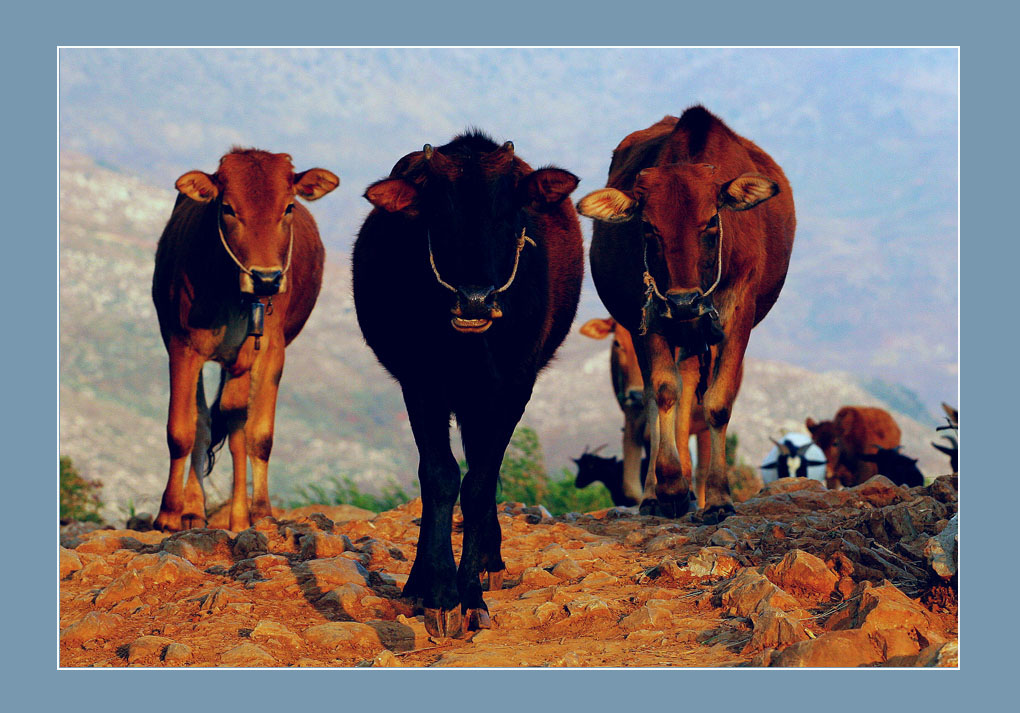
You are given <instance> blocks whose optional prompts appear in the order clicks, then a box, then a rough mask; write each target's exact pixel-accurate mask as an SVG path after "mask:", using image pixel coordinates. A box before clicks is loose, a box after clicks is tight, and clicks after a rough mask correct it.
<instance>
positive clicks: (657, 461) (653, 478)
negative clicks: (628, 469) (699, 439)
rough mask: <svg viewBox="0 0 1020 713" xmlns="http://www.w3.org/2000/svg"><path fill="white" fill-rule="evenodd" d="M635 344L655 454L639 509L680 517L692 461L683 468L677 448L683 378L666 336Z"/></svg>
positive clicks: (649, 337)
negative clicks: (643, 383) (679, 404)
mask: <svg viewBox="0 0 1020 713" xmlns="http://www.w3.org/2000/svg"><path fill="white" fill-rule="evenodd" d="M639 345H640V346H639ZM635 348H636V349H637V351H638V360H639V361H640V362H641V371H642V375H643V376H644V379H645V405H646V412H645V413H646V414H647V417H648V420H649V423H650V424H653V425H652V429H651V432H652V456H651V460H650V463H649V466H648V477H647V479H646V480H645V489H644V498H643V500H642V501H641V508H640V512H641V514H643V515H662V516H665V517H681V516H682V515H684V514H686V512H687V509H688V506H689V499H690V498H689V494H690V477H691V473H690V467H689V466H690V464H689V462H688V471H687V472H686V473H685V472H684V470H683V464H682V462H681V460H680V453H679V451H678V450H677V447H678V444H677V441H676V425H677V424H676V419H677V409H678V401H679V398H680V378H679V374H678V373H677V368H676V363H675V362H674V360H673V350H672V349H671V348H670V347H669V345H668V344H667V342H666V340H665V339H664V338H663V337H661V336H660V335H658V334H653V333H649V334H647V335H646V336H645V337H643V338H641V339H639V340H638V341H637V343H636V344H635ZM683 447H684V448H686V447H687V444H686V443H684V444H683ZM688 461H689V459H688Z"/></svg>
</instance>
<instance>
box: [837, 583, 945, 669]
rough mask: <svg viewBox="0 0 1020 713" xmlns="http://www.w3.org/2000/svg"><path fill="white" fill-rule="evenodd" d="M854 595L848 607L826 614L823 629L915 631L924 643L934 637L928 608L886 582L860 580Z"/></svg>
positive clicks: (868, 631)
mask: <svg viewBox="0 0 1020 713" xmlns="http://www.w3.org/2000/svg"><path fill="white" fill-rule="evenodd" d="M854 594H855V595H856V598H855V599H853V601H852V603H851V604H850V606H848V607H847V608H846V609H844V610H842V611H839V612H836V613H835V614H833V615H832V616H831V617H829V619H828V620H827V621H826V622H825V626H826V628H828V629H833V630H844V629H861V630H862V631H864V632H865V633H873V632H874V633H881V632H886V631H889V630H891V629H902V630H905V631H908V632H915V633H916V635H917V636H919V637H921V638H922V639H924V640H926V641H928V642H930V641H931V639H930V638H929V637H930V636H934V637H938V633H937V632H936V629H937V626H938V625H937V622H936V620H935V619H934V617H933V616H932V615H931V614H930V613H929V612H928V610H926V609H925V608H924V607H923V606H921V605H920V604H918V603H917V602H915V601H914V600H912V599H910V597H908V596H907V595H906V594H904V593H903V592H901V591H900V590H899V589H897V588H896V587H895V586H893V585H892V584H890V583H889V582H885V583H884V584H882V585H881V586H879V587H873V586H872V585H871V583H870V582H862V583H861V584H860V585H858V587H857V588H856V589H855V590H854ZM926 645H927V644H925V646H926ZM914 653H916V651H915V652H914Z"/></svg>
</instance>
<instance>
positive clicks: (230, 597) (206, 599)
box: [191, 586, 248, 614]
mask: <svg viewBox="0 0 1020 713" xmlns="http://www.w3.org/2000/svg"><path fill="white" fill-rule="evenodd" d="M191 601H197V602H198V610H199V611H200V612H203V613H205V614H212V613H214V612H218V611H220V610H221V609H223V608H224V607H226V606H227V605H229V604H233V603H244V602H247V601H248V600H247V598H246V597H245V596H244V595H243V594H241V593H240V592H238V591H237V590H235V589H231V588H230V587H225V586H220V587H215V588H213V589H211V590H210V591H207V592H203V593H201V594H199V595H198V596H197V597H194V598H193V599H191Z"/></svg>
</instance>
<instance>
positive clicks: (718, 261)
mask: <svg viewBox="0 0 1020 713" xmlns="http://www.w3.org/2000/svg"><path fill="white" fill-rule="evenodd" d="M715 217H716V222H717V224H718V225H719V240H718V243H719V251H718V254H717V255H716V258H715V265H716V268H715V282H713V283H712V286H711V287H709V288H708V290H707V291H705V292H702V290H701V285H698V287H697V290H698V292H701V296H702V297H703V298H704V297H708V296H709V295H711V294H712V293H713V292H715V288H716V287H718V286H719V282H720V281H721V280H722V243H723V226H722V215H720V214H719V213H718V212H716V214H715ZM642 256H643V257H644V261H645V274H644V275H643V276H642V278H641V279H642V280H643V281H644V283H645V294H646V295H648V296H651V295H655V296H656V297H658V298H659V299H660V300H664V301H665V299H666V296H665V295H664V294H662V293H661V292H660V291H659V286H658V285H657V284H655V278H654V277H652V271H651V270H650V269H649V267H648V241H647V240H646V241H645V243H644V248H643V252H642Z"/></svg>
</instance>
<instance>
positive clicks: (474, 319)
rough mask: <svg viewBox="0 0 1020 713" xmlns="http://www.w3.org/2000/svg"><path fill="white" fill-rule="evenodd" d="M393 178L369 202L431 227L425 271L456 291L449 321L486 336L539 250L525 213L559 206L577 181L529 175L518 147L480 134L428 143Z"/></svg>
mask: <svg viewBox="0 0 1020 713" xmlns="http://www.w3.org/2000/svg"><path fill="white" fill-rule="evenodd" d="M394 173H398V174H400V173H403V175H401V176H400V177H397V178H389V179H384V180H382V181H379V182H377V183H375V184H373V185H372V186H370V187H369V188H368V190H367V191H366V193H365V197H366V198H367V199H368V200H369V201H370V202H371V203H372V204H373V205H375V206H376V207H378V208H381V209H382V210H385V211H388V212H391V213H393V212H400V213H403V214H404V215H406V216H407V217H408V218H411V219H413V220H415V221H417V222H419V223H420V224H421V226H422V227H423V228H424V233H425V240H426V241H427V243H428V250H429V260H430V263H431V265H429V266H423V268H424V269H431V270H432V271H433V273H434V277H435V280H436V282H437V284H439V285H441V286H442V287H444V288H446V289H447V290H448V291H449V292H450V293H451V297H452V299H451V306H450V324H451V326H452V327H453V329H455V330H457V331H458V332H461V333H465V334H481V333H483V332H486V331H487V330H488V329H489V328H490V327H491V326H492V325H493V322H494V321H495V320H497V319H499V318H501V317H503V315H504V308H505V299H504V295H505V294H506V293H507V292H508V291H509V289H510V287H511V286H512V284H513V282H514V280H515V279H516V275H517V271H518V269H519V268H520V266H521V264H523V263H525V262H526V260H527V256H526V255H525V254H524V253H525V252H526V251H527V250H535V249H536V248H535V247H529V245H534V243H533V241H532V242H530V243H529V241H530V238H528V237H527V230H526V214H525V212H524V211H523V210H522V209H523V208H525V207H528V206H532V207H541V206H548V205H551V204H555V203H559V202H560V201H562V200H563V199H564V198H566V197H567V195H569V194H570V191H572V190H573V189H574V187H576V185H577V180H578V179H577V178H576V177H575V176H574V175H573V174H571V173H569V172H567V171H563V170H561V169H554V168H547V169H541V170H539V171H532V172H527V169H526V167H525V165H524V164H523V162H521V161H520V160H518V159H516V158H515V157H514V154H513V144H512V143H510V142H509V141H508V142H506V143H505V144H503V146H501V147H496V146H495V144H492V142H491V141H490V140H488V139H484V138H483V137H479V136H477V135H475V136H472V135H469V136H467V137H461V138H459V139H457V140H455V141H454V142H451V144H448V145H447V146H445V147H441V148H440V149H434V148H432V147H431V146H429V145H426V146H425V148H424V149H423V150H422V151H420V152H416V153H414V154H410V155H409V156H407V157H405V158H404V159H402V160H401V161H400V163H398V164H397V167H396V168H395V169H394Z"/></svg>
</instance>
